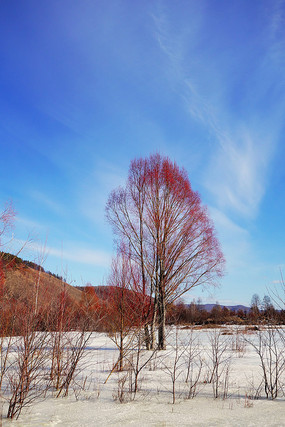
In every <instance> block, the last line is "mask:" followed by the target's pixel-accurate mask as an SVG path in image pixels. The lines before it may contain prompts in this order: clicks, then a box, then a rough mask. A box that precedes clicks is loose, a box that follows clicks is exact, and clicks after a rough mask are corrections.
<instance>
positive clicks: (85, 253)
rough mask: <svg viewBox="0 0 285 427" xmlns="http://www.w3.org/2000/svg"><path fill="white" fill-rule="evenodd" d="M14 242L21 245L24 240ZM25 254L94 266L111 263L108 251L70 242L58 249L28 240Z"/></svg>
mask: <svg viewBox="0 0 285 427" xmlns="http://www.w3.org/2000/svg"><path fill="white" fill-rule="evenodd" d="M15 244H18V245H23V244H24V241H20V240H17V239H15ZM26 254H29V258H30V259H31V255H32V256H33V259H35V260H36V259H37V258H38V257H39V254H40V256H41V258H43V259H45V258H48V257H49V256H53V257H56V258H58V259H59V260H60V261H61V262H62V263H64V262H67V261H72V262H76V263H80V264H86V265H91V266H94V267H109V265H110V263H111V255H110V254H109V253H108V252H104V251H101V250H96V249H90V248H86V247H82V246H80V245H78V244H76V243H72V244H70V245H69V247H68V248H62V249H59V248H57V247H53V246H48V245H44V244H43V245H41V244H40V243H37V242H29V243H28V244H27V246H26V247H25V249H24V251H23V255H22V256H27V255H26ZM43 255H44V256H43Z"/></svg>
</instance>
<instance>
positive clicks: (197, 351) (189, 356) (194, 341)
mask: <svg viewBox="0 0 285 427" xmlns="http://www.w3.org/2000/svg"><path fill="white" fill-rule="evenodd" d="M184 360H185V362H186V377H185V382H186V384H187V386H188V392H187V399H193V398H194V397H195V396H197V394H198V391H199V390H198V385H199V381H200V377H201V373H202V368H203V364H204V363H203V359H202V357H201V348H200V343H199V340H198V338H197V337H195V335H194V332H193V329H191V330H190V333H189V337H188V342H187V343H186V347H185V355H184Z"/></svg>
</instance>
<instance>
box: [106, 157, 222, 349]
mask: <svg viewBox="0 0 285 427" xmlns="http://www.w3.org/2000/svg"><path fill="white" fill-rule="evenodd" d="M106 214H107V218H108V220H109V222H110V223H111V225H112V227H113V230H114V232H115V234H116V235H117V236H118V238H119V239H120V240H123V241H124V242H125V244H126V246H127V247H128V248H129V250H130V252H131V256H132V259H133V261H134V262H136V263H137V265H138V266H139V267H140V270H141V277H142V284H143V293H144V294H146V293H148V295H149V296H151V297H152V298H153V319H152V328H151V334H153V329H154V324H155V322H156V319H157V321H158V348H159V349H164V348H165V313H166V307H167V304H169V303H171V302H173V301H174V300H176V299H177V298H179V297H180V296H181V295H182V294H184V293H185V292H186V291H188V290H189V289H191V288H193V287H195V286H198V285H202V284H209V283H213V284H214V283H215V281H216V279H217V278H218V277H220V276H221V275H222V272H223V267H224V258H223V255H222V253H221V250H220V248H219V244H218V241H217V239H216V237H215V232H214V228H213V224H212V223H211V221H210V219H209V217H208V214H207V212H206V209H205V208H204V207H203V206H202V205H201V201H200V197H199V195H198V193H196V192H194V191H193V190H192V188H191V185H190V182H189V179H188V177H187V174H186V172H185V170H183V169H179V168H178V166H177V165H176V164H175V163H172V162H171V161H170V160H169V159H168V158H164V157H162V156H160V155H159V154H156V155H153V156H150V157H149V158H147V159H139V160H134V161H132V162H131V166H130V170H129V176H128V180H127V185H126V187H125V188H124V189H123V188H119V189H117V190H115V191H113V192H112V193H111V195H110V197H109V200H108V203H107V206H106ZM148 314H149V313H148Z"/></svg>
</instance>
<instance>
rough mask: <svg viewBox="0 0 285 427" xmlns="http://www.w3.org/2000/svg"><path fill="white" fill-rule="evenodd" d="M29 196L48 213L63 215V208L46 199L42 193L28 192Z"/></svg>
mask: <svg viewBox="0 0 285 427" xmlns="http://www.w3.org/2000/svg"><path fill="white" fill-rule="evenodd" d="M30 196H31V198H32V199H34V200H35V201H36V202H38V203H39V204H41V205H43V206H45V207H46V208H48V209H49V210H50V211H52V212H54V213H56V214H59V215H62V214H64V208H63V206H61V205H60V204H59V203H58V202H55V201H54V200H52V199H50V198H49V197H47V196H46V195H45V194H44V193H42V192H40V191H37V190H33V191H31V192H30Z"/></svg>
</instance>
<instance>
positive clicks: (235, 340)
mask: <svg viewBox="0 0 285 427" xmlns="http://www.w3.org/2000/svg"><path fill="white" fill-rule="evenodd" d="M231 345H232V350H233V351H234V352H236V353H237V355H238V357H243V356H244V354H245V351H246V341H245V340H244V339H243V336H242V334H241V332H240V330H236V331H235V333H234V334H233V335H232V343H231Z"/></svg>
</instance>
